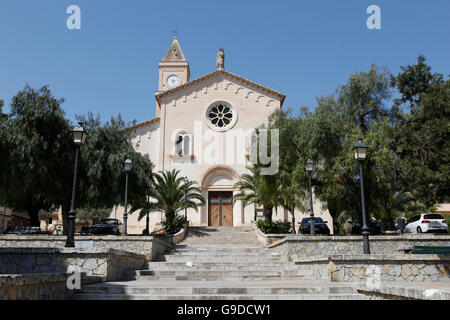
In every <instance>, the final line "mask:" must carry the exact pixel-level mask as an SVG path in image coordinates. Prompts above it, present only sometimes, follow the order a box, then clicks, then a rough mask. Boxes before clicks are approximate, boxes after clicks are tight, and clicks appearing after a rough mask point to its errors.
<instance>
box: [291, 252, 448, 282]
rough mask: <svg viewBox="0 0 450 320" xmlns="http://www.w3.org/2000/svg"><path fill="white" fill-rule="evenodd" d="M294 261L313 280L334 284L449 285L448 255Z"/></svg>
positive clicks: (336, 256)
mask: <svg viewBox="0 0 450 320" xmlns="http://www.w3.org/2000/svg"><path fill="white" fill-rule="evenodd" d="M294 262H295V263H296V265H297V266H299V268H301V269H309V270H312V271H313V274H314V277H315V278H316V279H319V280H327V281H334V282H368V283H371V284H374V285H376V284H380V283H383V282H405V281H409V282H450V266H449V262H450V255H411V254H401V255H332V256H328V257H309V258H305V257H303V258H299V259H295V260H294Z"/></svg>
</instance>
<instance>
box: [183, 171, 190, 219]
mask: <svg viewBox="0 0 450 320" xmlns="http://www.w3.org/2000/svg"><path fill="white" fill-rule="evenodd" d="M183 180H184V183H185V184H187V183H188V182H189V179H188V177H184V179H183ZM186 200H187V193H186V192H185V193H184V202H186ZM184 221H186V222H187V208H184Z"/></svg>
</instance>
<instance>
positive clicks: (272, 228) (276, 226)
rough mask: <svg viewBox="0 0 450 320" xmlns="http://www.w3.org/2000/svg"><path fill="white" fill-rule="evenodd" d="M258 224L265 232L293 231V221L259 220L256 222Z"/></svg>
mask: <svg viewBox="0 0 450 320" xmlns="http://www.w3.org/2000/svg"><path fill="white" fill-rule="evenodd" d="M256 226H257V227H258V228H259V230H261V231H262V232H264V233H265V234H269V233H278V234H280V233H283V234H286V233H290V231H291V227H292V226H291V223H290V222H283V221H277V222H273V221H266V220H258V221H257V222H256Z"/></svg>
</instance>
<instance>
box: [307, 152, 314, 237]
mask: <svg viewBox="0 0 450 320" xmlns="http://www.w3.org/2000/svg"><path fill="white" fill-rule="evenodd" d="M313 170H314V161H312V160H311V159H308V161H306V172H308V177H309V202H310V208H311V213H310V217H311V218H310V221H309V226H310V229H311V230H310V231H309V233H310V234H311V235H314V234H315V233H316V232H315V230H314V228H315V226H314V210H313V198H312V186H311V173H312V171H313Z"/></svg>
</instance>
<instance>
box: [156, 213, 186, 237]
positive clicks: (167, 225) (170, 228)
mask: <svg viewBox="0 0 450 320" xmlns="http://www.w3.org/2000/svg"><path fill="white" fill-rule="evenodd" d="M185 223H186V219H185V218H184V216H180V215H175V218H174V219H173V220H172V221H168V220H164V221H162V222H161V224H162V225H163V227H164V229H165V230H166V232H167V233H168V234H176V233H177V232H178V231H180V230H181V229H182V228H183V227H184V225H185Z"/></svg>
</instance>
